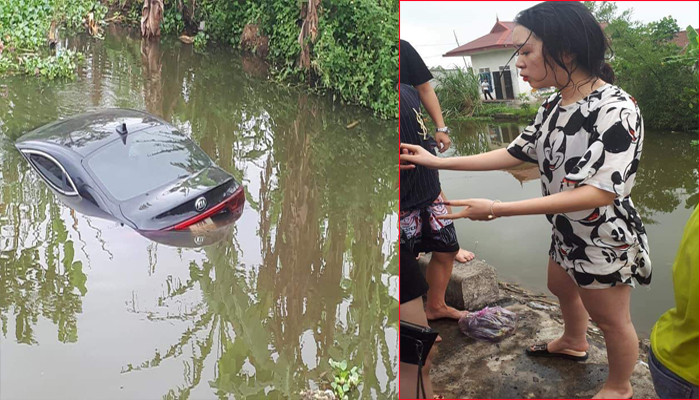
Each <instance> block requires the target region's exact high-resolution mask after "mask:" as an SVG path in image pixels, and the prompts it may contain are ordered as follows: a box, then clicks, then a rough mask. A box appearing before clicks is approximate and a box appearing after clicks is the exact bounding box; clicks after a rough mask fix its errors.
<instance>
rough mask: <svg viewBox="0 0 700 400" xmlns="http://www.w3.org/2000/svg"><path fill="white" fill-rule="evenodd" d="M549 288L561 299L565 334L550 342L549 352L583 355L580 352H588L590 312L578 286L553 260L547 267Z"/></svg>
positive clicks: (548, 345) (550, 260) (560, 304)
mask: <svg viewBox="0 0 700 400" xmlns="http://www.w3.org/2000/svg"><path fill="white" fill-rule="evenodd" d="M547 288H548V289H549V290H550V291H551V292H552V294H554V295H555V296H557V298H558V299H559V306H560V307H561V314H562V318H563V319H564V333H563V334H562V335H561V337H559V338H557V339H554V340H553V341H551V342H549V343H548V344H547V350H548V351H550V352H552V353H569V354H573V355H582V354H581V353H580V352H583V351H586V350H588V341H587V340H586V330H587V329H588V312H587V311H586V308H585V307H584V306H583V302H582V301H581V297H580V296H579V292H578V285H576V283H575V282H574V280H573V279H571V276H569V274H567V273H566V271H565V270H564V268H562V267H561V266H560V265H559V264H557V263H556V262H555V261H554V260H552V259H551V258H550V259H549V264H548V265H547Z"/></svg>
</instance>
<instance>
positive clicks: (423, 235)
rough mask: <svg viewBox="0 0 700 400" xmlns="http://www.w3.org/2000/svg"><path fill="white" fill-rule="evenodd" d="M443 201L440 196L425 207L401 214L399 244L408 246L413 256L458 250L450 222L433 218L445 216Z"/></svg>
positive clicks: (455, 236)
mask: <svg viewBox="0 0 700 400" xmlns="http://www.w3.org/2000/svg"><path fill="white" fill-rule="evenodd" d="M444 201H445V200H444V199H443V198H442V195H440V196H438V197H437V198H436V199H435V200H434V201H433V203H432V204H430V205H428V206H426V207H423V208H420V209H417V210H411V211H402V212H401V222H400V225H401V244H402V245H405V246H408V247H409V248H410V249H411V251H412V252H413V253H414V254H418V253H421V252H426V253H428V252H433V251H436V252H438V253H453V252H456V251H458V250H459V242H458V241H457V232H456V231H455V227H454V224H453V223H452V220H449V219H437V218H435V217H436V216H439V215H445V214H447V207H446V206H445V205H444V204H443V202H444Z"/></svg>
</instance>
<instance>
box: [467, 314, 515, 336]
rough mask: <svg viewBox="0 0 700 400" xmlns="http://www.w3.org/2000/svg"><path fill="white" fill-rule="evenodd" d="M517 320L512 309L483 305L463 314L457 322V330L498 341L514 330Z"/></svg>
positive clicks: (468, 334)
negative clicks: (482, 307) (475, 310)
mask: <svg viewBox="0 0 700 400" xmlns="http://www.w3.org/2000/svg"><path fill="white" fill-rule="evenodd" d="M517 322H518V317H517V316H516V315H515V313H513V312H512V311H508V310H506V309H505V308H502V307H485V308H484V309H483V310H480V311H477V312H473V313H469V314H467V315H465V316H463V317H462V318H460V319H459V322H458V324H459V330H460V331H462V333H463V334H465V335H467V336H469V337H471V338H474V339H481V340H488V341H490V342H498V341H499V340H501V339H503V338H504V337H506V336H509V335H512V334H513V332H515V327H516V326H517Z"/></svg>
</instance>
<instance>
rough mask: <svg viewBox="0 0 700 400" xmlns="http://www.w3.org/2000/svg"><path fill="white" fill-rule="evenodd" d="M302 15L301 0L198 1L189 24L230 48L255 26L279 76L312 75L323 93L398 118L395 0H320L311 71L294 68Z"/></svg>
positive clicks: (306, 76)
mask: <svg viewBox="0 0 700 400" xmlns="http://www.w3.org/2000/svg"><path fill="white" fill-rule="evenodd" d="M167 8H168V3H166V9H167ZM300 13H301V3H300V2H290V1H284V0H275V1H268V2H262V3H254V2H235V1H234V2H231V1H227V0H202V1H200V2H199V3H198V8H197V9H196V10H195V21H193V23H194V24H198V23H199V21H205V22H206V30H207V33H208V34H209V36H210V38H211V39H212V40H216V41H222V42H226V43H230V44H231V45H234V46H238V44H239V41H240V36H241V33H242V31H243V27H244V26H245V25H246V24H249V23H252V24H257V25H258V26H259V27H260V29H261V31H262V32H261V33H262V34H264V35H266V36H268V37H269V39H270V41H269V43H270V45H269V54H268V59H269V60H270V61H272V62H273V64H274V66H275V74H276V76H277V77H278V78H279V79H288V78H295V79H299V80H308V79H310V80H311V82H308V83H309V84H311V85H312V86H313V87H315V88H316V89H318V90H320V91H322V92H325V91H330V92H333V93H336V94H338V95H339V97H340V98H341V99H342V100H343V101H345V102H349V103H355V104H361V105H363V106H366V107H369V108H371V109H372V110H374V111H375V113H377V114H378V115H381V116H383V117H396V116H397V113H398V96H397V94H396V88H395V85H396V82H397V81H398V45H397V38H398V23H399V22H398V2H397V1H395V0H394V1H389V2H387V1H380V0H332V1H331V0H325V1H322V3H321V6H320V7H319V12H318V16H319V21H318V38H317V41H316V43H315V45H313V46H312V50H311V65H312V72H311V74H308V73H305V72H304V71H302V70H301V69H300V68H299V67H298V66H297V61H298V59H299V54H300V52H301V46H300V45H299V43H298V37H299V30H300V25H301V23H300Z"/></svg>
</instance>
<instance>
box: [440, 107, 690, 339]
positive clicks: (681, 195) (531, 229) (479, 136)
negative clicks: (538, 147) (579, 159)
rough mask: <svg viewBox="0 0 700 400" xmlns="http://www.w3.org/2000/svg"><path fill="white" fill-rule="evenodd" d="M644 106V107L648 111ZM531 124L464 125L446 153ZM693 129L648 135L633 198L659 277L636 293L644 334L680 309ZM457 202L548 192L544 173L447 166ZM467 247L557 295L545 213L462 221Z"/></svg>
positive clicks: (487, 144) (636, 314)
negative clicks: (677, 298) (678, 262)
mask: <svg viewBox="0 0 700 400" xmlns="http://www.w3.org/2000/svg"><path fill="white" fill-rule="evenodd" d="M642 111H643V110H642ZM522 128H524V126H518V125H514V124H499V125H487V124H473V123H463V124H458V125H456V126H455V129H454V130H453V131H454V133H453V134H452V136H453V142H454V146H453V148H452V149H450V150H448V151H447V152H446V153H445V155H447V156H453V155H469V154H478V153H482V152H485V151H489V150H493V149H497V148H501V147H504V146H507V145H508V144H509V143H510V142H511V141H512V140H513V139H515V138H516V137H517V136H518V134H519V133H520V132H521V130H522ZM693 139H697V137H693V135H690V134H683V133H671V132H650V131H647V132H645V139H644V151H643V154H642V159H641V163H640V167H639V171H638V172H637V177H636V182H635V187H634V189H633V191H632V200H633V201H634V204H635V207H636V208H637V210H638V211H639V213H640V214H641V216H642V219H643V220H644V223H645V226H646V229H647V234H648V236H649V246H650V248H651V251H650V255H651V260H652V263H653V270H654V272H653V278H652V284H651V286H650V287H647V288H641V287H637V289H635V290H634V291H633V292H632V293H633V294H632V306H631V308H632V319H633V322H634V324H635V327H636V328H637V331H638V332H639V333H640V336H642V337H648V336H649V333H650V332H651V327H652V326H653V324H654V323H655V322H656V320H657V319H658V318H659V316H660V315H661V314H663V313H664V312H665V311H666V310H667V309H669V308H671V307H673V306H674V300H673V280H672V278H671V266H672V264H673V260H674V258H675V255H676V251H677V250H678V244H679V243H680V239H681V236H682V233H683V227H684V226H685V223H686V221H687V219H688V218H689V217H690V214H691V213H692V211H693V209H694V208H695V206H696V205H697V204H698V147H697V144H692V143H691V142H692V140H693ZM440 180H441V182H442V187H443V190H444V192H445V195H446V196H447V197H448V198H450V199H466V198H471V197H475V198H489V199H500V200H503V201H510V200H522V199H527V198H533V197H539V196H541V189H540V183H539V172H538V171H537V167H536V166H535V168H534V170H530V171H527V170H526V171H521V172H519V173H517V174H512V173H509V172H505V171H491V172H457V171H440ZM456 228H457V233H458V235H459V240H460V244H461V245H462V247H464V248H467V249H470V250H473V251H475V252H476V254H477V257H479V258H481V259H485V260H486V261H487V262H488V263H490V264H491V265H493V266H495V267H496V270H497V272H498V274H499V278H501V279H504V280H507V281H514V282H521V283H523V284H524V285H525V286H527V287H529V288H531V289H534V290H537V291H540V292H545V293H549V292H548V290H547V286H546V265H547V257H548V256H547V252H548V250H549V243H550V239H549V238H550V235H551V226H550V225H549V223H548V222H547V219H546V218H545V217H544V216H541V215H534V216H521V217H513V218H501V219H497V220H495V221H493V222H473V221H468V220H466V221H465V220H459V221H457V222H456Z"/></svg>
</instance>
